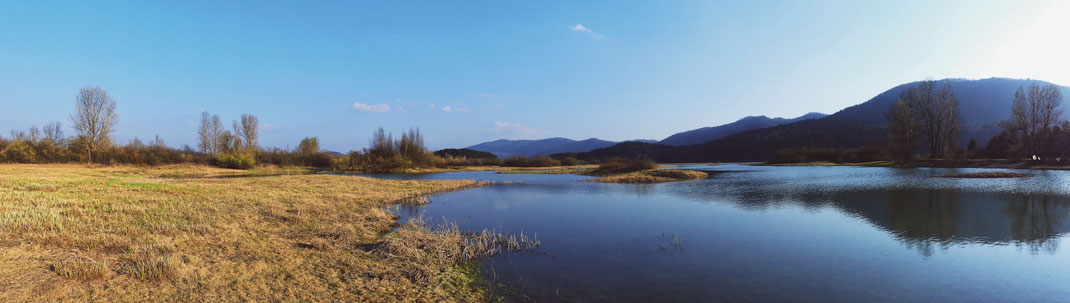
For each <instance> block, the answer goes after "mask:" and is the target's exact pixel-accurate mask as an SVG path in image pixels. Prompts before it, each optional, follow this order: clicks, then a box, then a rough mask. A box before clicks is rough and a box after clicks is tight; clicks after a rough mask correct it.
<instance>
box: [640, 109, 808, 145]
mask: <svg viewBox="0 0 1070 303" xmlns="http://www.w3.org/2000/svg"><path fill="white" fill-rule="evenodd" d="M825 116H828V115H826V114H822V113H808V114H805V115H802V116H799V117H797V118H793V119H786V118H779V117H778V118H769V117H766V116H748V117H744V118H742V119H739V120H736V121H735V122H732V123H728V124H724V125H720V126H711V127H703V128H699V129H693V130H689V131H685V132H680V133H676V134H674V135H672V136H669V137H668V138H665V139H664V140H661V141H659V142H657V143H659V144H664V145H672V146H683V145H695V144H702V143H706V142H710V141H713V140H717V139H720V138H724V137H726V136H729V135H734V134H738V133H741V132H744V131H748V130H752V129H759V128H768V127H773V126H777V125H781V124H787V123H793V122H798V121H802V120H808V119H820V118H823V117H825Z"/></svg>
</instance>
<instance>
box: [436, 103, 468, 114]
mask: <svg viewBox="0 0 1070 303" xmlns="http://www.w3.org/2000/svg"><path fill="white" fill-rule="evenodd" d="M442 111H444V112H447V113H449V112H458V113H467V112H468V107H467V106H449V105H446V106H443V107H442Z"/></svg>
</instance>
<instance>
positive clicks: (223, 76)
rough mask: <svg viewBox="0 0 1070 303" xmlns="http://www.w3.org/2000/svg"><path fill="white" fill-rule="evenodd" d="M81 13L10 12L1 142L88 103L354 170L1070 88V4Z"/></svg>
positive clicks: (312, 7)
mask: <svg viewBox="0 0 1070 303" xmlns="http://www.w3.org/2000/svg"><path fill="white" fill-rule="evenodd" d="M86 2H88V1H79V2H73V1H72V2H51V1H3V2H0V105H2V106H0V130H3V131H4V133H3V134H4V135H5V136H6V131H7V130H8V129H13V128H19V129H25V128H28V127H29V126H31V125H38V126H41V125H43V124H44V123H46V122H48V121H52V120H57V121H62V122H63V123H64V125H65V126H67V129H66V132H67V134H71V133H73V130H71V129H70V128H69V125H70V122H69V121H68V120H67V117H68V115H69V113H70V112H71V111H72V110H73V109H74V96H75V93H76V92H77V91H78V88H79V87H82V86H97V85H99V86H101V87H103V88H104V89H106V90H108V92H109V93H111V94H112V95H113V96H114V97H115V98H116V99H117V101H118V109H119V115H120V122H119V124H118V129H117V131H116V134H115V137H116V138H117V139H118V140H119V141H120V142H125V141H127V140H130V139H132V138H134V137H139V138H143V139H148V138H151V137H152V136H153V135H156V134H159V135H160V136H161V137H163V138H164V140H165V142H167V143H168V144H169V145H172V146H181V145H182V144H190V145H193V146H195V144H194V143H195V142H194V140H195V135H196V126H195V125H196V123H197V122H198V119H199V116H200V112H201V111H202V110H207V111H209V112H211V113H213V114H219V115H220V116H222V117H223V119H224V120H225V121H228V123H229V121H231V120H236V119H239V117H240V115H241V114H242V113H252V114H255V115H258V116H259V117H260V121H261V123H262V129H263V130H262V139H261V143H262V144H264V145H268V146H278V147H294V146H296V145H297V142H298V141H299V140H300V139H301V138H302V137H304V136H317V137H319V138H320V142H321V146H322V147H324V148H326V149H330V150H336V151H343V152H344V151H348V150H350V149H360V148H362V147H364V146H365V145H366V142H367V138H368V137H369V135H370V134H371V132H372V130H374V129H375V128H377V127H380V126H382V127H385V128H386V129H387V130H389V131H393V132H395V133H396V132H399V131H401V130H404V129H407V128H408V127H420V128H421V129H422V131H423V132H424V134H425V137H427V140H428V143H429V145H431V146H432V147H434V148H445V147H464V146H467V145H471V144H475V143H479V142H483V141H489V140H494V139H502V138H505V139H533V138H544V137H557V136H560V137H567V138H573V139H585V138H589V137H598V138H602V139H608V140H626V139H636V138H644V139H662V138H664V137H666V136H668V135H671V134H673V133H675V132H679V131H683V130H688V129H693V128H698V127H703V126H712V125H718V124H723V123H727V122H731V121H734V120H736V119H738V118H740V117H743V116H747V115H768V116H784V117H793V116H798V115H801V114H804V113H806V112H812V111H818V112H824V113H832V112H835V111H837V110H839V109H842V108H844V107H846V106H850V105H853V104H857V103H861V102H863V101H865V100H867V99H869V98H871V97H872V96H874V95H876V94H878V93H880V92H882V91H884V90H886V89H888V88H891V87H893V86H895V85H897V84H901V83H905V82H910V81H916V80H922V79H925V78H936V79H939V78H946V77H954V78H987V77H1012V78H1034V79H1042V80H1046V81H1051V82H1054V83H1057V84H1061V85H1067V84H1070V59H1068V58H1070V1H913V2H907V1H886V2H885V3H860V2H870V1H835V2H819V1H789V2H783V3H778V2H772V1H731V2H714V1H647V2H645V3H625V2H631V1H604V2H594V1H562V2H554V1H486V2H479V1H423V2H406V1H367V2H358V1H342V2H336V3H328V2H325V1H307V2H306V1H287V2H267V1H250V2H230V1H220V2H224V3H217V2H209V1H170V2H163V1H131V2H126V3H120V2H118V1H115V2H113V1H102V2H104V3H95V4H89V3H86ZM635 2H638V1H635ZM934 2H936V3H934Z"/></svg>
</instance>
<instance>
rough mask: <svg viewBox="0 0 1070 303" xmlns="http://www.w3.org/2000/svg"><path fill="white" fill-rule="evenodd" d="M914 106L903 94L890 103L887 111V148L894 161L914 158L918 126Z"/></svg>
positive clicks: (908, 160) (907, 160)
mask: <svg viewBox="0 0 1070 303" xmlns="http://www.w3.org/2000/svg"><path fill="white" fill-rule="evenodd" d="M914 106H915V104H913V103H912V102H911V100H910V99H909V98H908V97H907V96H904V97H903V98H900V99H899V101H896V102H895V104H893V105H892V108H891V110H890V111H889V113H888V149H889V153H890V154H891V156H892V160H894V161H897V162H910V161H913V160H914V155H915V151H916V147H915V143H917V142H918V128H919V125H918V121H917V120H916V119H915V117H914V113H915V109H914Z"/></svg>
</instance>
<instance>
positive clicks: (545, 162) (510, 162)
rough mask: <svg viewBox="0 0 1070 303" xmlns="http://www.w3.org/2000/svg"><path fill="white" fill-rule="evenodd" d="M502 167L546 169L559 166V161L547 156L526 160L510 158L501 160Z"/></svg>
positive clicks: (521, 157) (526, 158)
mask: <svg viewBox="0 0 1070 303" xmlns="http://www.w3.org/2000/svg"><path fill="white" fill-rule="evenodd" d="M502 166H512V167H547V166H561V161H560V160H557V159H554V158H550V157H547V156H538V157H534V158H528V157H525V156H512V157H509V158H505V160H502Z"/></svg>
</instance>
